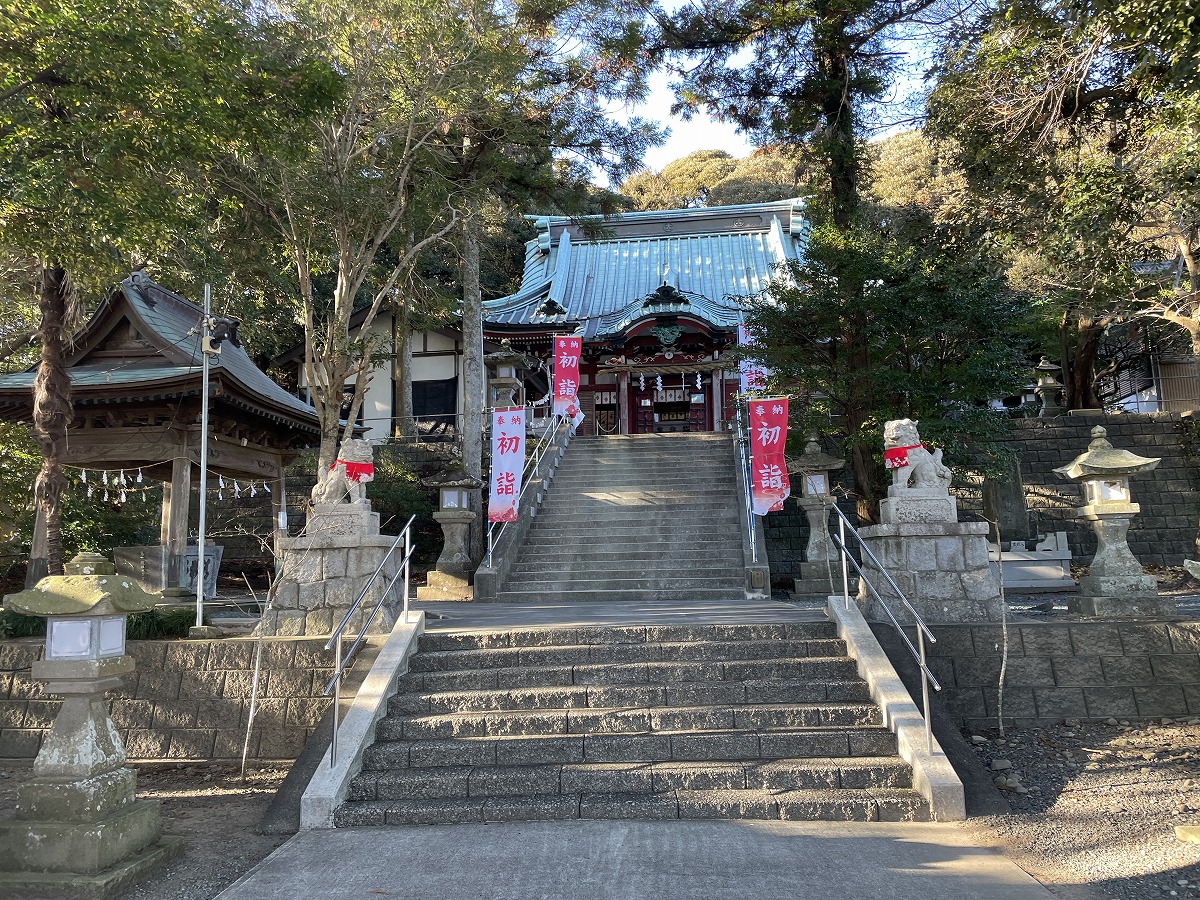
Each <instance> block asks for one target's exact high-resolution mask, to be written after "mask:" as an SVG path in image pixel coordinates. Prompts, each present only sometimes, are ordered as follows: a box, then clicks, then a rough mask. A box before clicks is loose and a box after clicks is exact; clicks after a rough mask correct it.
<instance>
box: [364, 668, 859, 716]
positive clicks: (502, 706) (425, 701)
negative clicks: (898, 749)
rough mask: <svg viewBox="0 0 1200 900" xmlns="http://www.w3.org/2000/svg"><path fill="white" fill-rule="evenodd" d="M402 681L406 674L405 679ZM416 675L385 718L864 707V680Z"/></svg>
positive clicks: (403, 686)
mask: <svg viewBox="0 0 1200 900" xmlns="http://www.w3.org/2000/svg"><path fill="white" fill-rule="evenodd" d="M406 677H407V676H406ZM420 685H421V677H420V676H412V680H411V681H406V680H403V679H402V680H401V683H400V688H401V693H398V694H396V695H395V696H394V697H392V698H391V700H390V701H389V702H388V714H389V715H424V714H430V715H445V714H451V713H466V712H490V711H496V710H534V709H559V710H562V709H610V708H614V707H618V708H629V707H647V708H648V707H652V706H672V707H681V706H691V705H713V704H742V703H758V704H769V703H796V704H801V703H827V702H828V703H868V702H870V699H871V694H870V690H869V689H868V687H867V685H866V683H865V682H863V681H858V680H846V681H830V682H814V681H800V680H771V679H765V680H762V681H745V682H742V681H731V682H683V683H679V684H666V685H648V684H634V685H600V684H594V685H564V686H551V687H531V688H512V689H508V690H459V691H423V690H422V689H421V687H420Z"/></svg>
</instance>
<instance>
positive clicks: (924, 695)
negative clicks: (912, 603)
mask: <svg viewBox="0 0 1200 900" xmlns="http://www.w3.org/2000/svg"><path fill="white" fill-rule="evenodd" d="M917 646H918V647H919V648H920V650H921V668H922V669H924V668H927V663H926V660H925V634H924V632H922V631H921V629H920V628H918V629H917ZM921 703H922V705H923V706H924V707H925V752H926V753H928V754H930V755H931V756H932V755H933V726H932V724H931V723H930V721H929V679H928V678H925V677H924V676H923V675H922V678H921Z"/></svg>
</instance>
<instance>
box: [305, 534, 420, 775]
mask: <svg viewBox="0 0 1200 900" xmlns="http://www.w3.org/2000/svg"><path fill="white" fill-rule="evenodd" d="M416 518H417V517H416V515H412V516H410V517H409V519H408V521H407V522H406V523H405V525H404V528H403V529H401V531H400V533H399V534H398V535H396V540H394V541H392V545H391V546H390V547H389V548H388V551H387V553H385V554H384V555H383V559H381V560H380V561H379V565H377V566H376V567H375V571H374V572H372V573H371V577H370V578H368V579H367V583H366V584H365V585H363V589H362V590H361V591H359V592H358V596H357V597H356V598H355V600H354V602H353V603H351V604H350V608H349V609H348V610H347V611H346V615H344V616H343V617H342V621H341V622H340V623H339V624H338V626H337V628H335V629H334V630H333V634H332V635H330V638H329V640H328V641H326V642H325V649H326V650H331V649H332V650H333V651H334V653H333V658H334V660H335V661H336V662H337V668H336V669H334V672H333V677H332V678H330V679H329V684H327V685H326V686H325V696H326V697H328V696H329V693H330V691H332V692H333V737H332V739H331V741H330V744H329V765H330V767H333V766H335V765H337V733H338V716H339V707H340V706H341V701H342V677H343V676H344V675H345V674H346V670H347V669H348V668H349V667H350V664H351V663H352V662H353V661H354V657H355V654H357V653H358V648H359V647H361V646H362V643H363V641H364V640H366V637H367V629H369V628H370V627H371V623H372V622H374V621H375V617H376V616H377V615H379V610H380V609H382V608H383V603H384V601H385V600H387V598H388V596H389V595H390V594H391V592H392V588H394V587H395V586H396V581H397V580H398V579H399V578H400V577H401V576H403V577H404V594H403V597H404V600H403V617H404V618H403V620H402V621H404V622H406V623H407V622H408V586H409V562H410V561H411V560H412V555H413V551H414V550H416V546H415V545H414V544H413V540H412V526H413V522H415V521H416ZM401 541H403V542H404V557H403V559H402V560H401V562H400V565H399V567H398V568H397V569H396V574H395V575H393V576H392V580H391V581H389V582H388V585H387V587H386V588H384V589H383V590H382V591H381V592H380V594H379V600H378V601H376V603H375V606H374V607H373V608H372V610H371V612H370V614H369V615H368V616H367V618H366V621H364V622H363V623H362V627H361V628H360V629H359V631H358V637H357V638H355V640H354V643H353V644H351V645H350V649H349V650H348V651H347V652H346V653H345V655H343V654H342V636H343V634H344V633H345V631H346V626H347V625H348V624H349V623H350V619H351V617H352V616H353V615H354V614H355V613H356V612H357V611H358V609H359V607H360V606H362V602H363V600H364V599H366V596H367V592H368V591H370V590H371V585H373V584H374V583H375V579H376V578H378V577H379V573H380V572H382V571H383V568H384V566H386V565H387V563H388V560H390V559H391V558H392V554H393V553H395V552H396V548H397V547H399V546H400V542H401Z"/></svg>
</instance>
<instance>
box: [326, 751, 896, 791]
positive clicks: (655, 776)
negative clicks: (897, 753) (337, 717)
mask: <svg viewBox="0 0 1200 900" xmlns="http://www.w3.org/2000/svg"><path fill="white" fill-rule="evenodd" d="M910 787H912V771H911V769H910V768H909V767H908V765H907V764H906V763H905V762H904V761H903V760H901V759H900V758H899V757H886V756H885V757H866V758H861V759H854V758H849V759H832V758H817V759H782V760H772V761H768V762H763V761H761V760H754V761H738V762H724V763H722V762H712V761H701V762H670V763H590V764H588V763H584V764H572V765H562V766H559V765H540V766H482V767H472V766H445V767H442V768H431V769H392V770H389V771H386V772H362V773H360V774H359V775H358V776H356V777H355V778H354V780H353V781H352V782H351V785H350V791H349V796H348V799H349V800H351V801H368V800H436V799H454V798H463V797H507V796H519V795H525V794H563V793H565V794H580V793H622V794H635V793H643V794H651V793H663V792H666V791H701V790H703V791H735V790H763V791H816V790H874V789H881V788H910Z"/></svg>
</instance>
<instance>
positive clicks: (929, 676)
mask: <svg viewBox="0 0 1200 900" xmlns="http://www.w3.org/2000/svg"><path fill="white" fill-rule="evenodd" d="M833 511H834V512H835V513H837V516H838V521H837V525H838V528H837V532H838V533H837V534H836V535H830V537H831V539H832V540H833V542H834V543H835V544H836V545H837V547H838V550H839V551H840V552H841V556H842V597H843V599H844V601H845V604H846V608H847V609H848V608H849V607H850V571H849V570H850V567H851V566H853V568H854V571H855V572H856V573H858V578H859V581H860V582H861V583H862V584H863V585H865V586H866V588H867V590H868V591H869V592H870V594H871V596H872V597H873V598H874V599H875V601H876V602H877V603H878V604H879V605H880V606H881V607H882V608H883V611H884V613H885V614H886V615H887V617H888V619H889V620H891V623H892V627H893V628H895V629H896V632H897V633H898V634H899V635H900V638H901V639H902V640H903V641H904V645H905V646H906V647H908V652H909V653H911V654H912V656H913V659H915V660H916V662H917V666H918V667H919V668H920V670H921V704H922V708H923V711H924V716H925V748H926V750H927V752H929V753H933V725H932V720H931V718H930V713H929V688H930V686H931V685H932V687H933V689H934V690H935V691H940V690H941V689H942V686H941V685H940V684H939V683H938V680H937V677H936V676H935V675H934V674H933V672H932V671H931V670H930V668H929V665H928V661H927V658H926V655H925V641H926V639H928V641H929V643H931V644H936V643H937V638H936V637H935V636H934V634H933V632H932V631H930V630H929V626H928V625H926V624H925V620H924V619H922V618H921V615H920V613H918V612H917V611H916V609H914V608H913V605H912V604H911V603H910V602H909V601H908V597H906V596H905V595H904V591H902V590H900V586H899V585H897V584H896V582H895V580H893V578H892V576H891V575H889V574H888V573H887V570H886V569H885V568H884V567H883V566H882V565H881V564H880V562H879V559H878V558H877V557H876V556H875V554H874V553H873V552H872V551H871V548H870V547H868V546H867V543H866V541H864V540H863V539H862V535H860V534H859V533H858V529H856V528H855V527H854V525H853V524H851V522H850V520H849V518H847V516H846V514H845V513H844V512H842V511H841V510H840V509H839V508H838V506H837V504H836V503H835V504H833ZM847 530H848V531H849V534H850V535H851V536H852V537H853V538H854V540H855V541H857V546H858V548H859V551H860V552H861V553H862V554H863V556H864V557H865V558H866V559H869V560H870V561H871V562H872V563H873V564H874V567H875V570H876V571H878V572H879V574H881V575H882V576H883V578H884V580H885V581H886V582H887V584H888V586H889V587H890V588H891V589H892V590H893V591H895V592H896V596H897V597H898V598H899V600H900V602H901V603H902V604H904V608H905V609H907V610H908V612H909V615H911V616H912V618H913V622H914V623H915V624H916V626H917V645H916V646H915V647H914V646H913V642H912V641H911V640H910V639H909V637H908V635H907V634H905V632H904V628H903V627H902V626H901V625H900V622H899V620H897V618H896V616H895V615H894V614H893V613H892V609H891V607H890V606H888V602H887V600H886V599H885V598H884V596H883V595H882V594H881V593H880V592H879V591H878V590H877V589H876V587H875V585H874V583H873V582H872V581H871V579H870V578H869V577H868V576H867V573H866V572H865V571H864V570H863V567H862V566H861V565H859V563H858V560H856V559H855V558H854V557H853V556H851V555H850V549H849V547H847V545H846V534H847Z"/></svg>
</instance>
